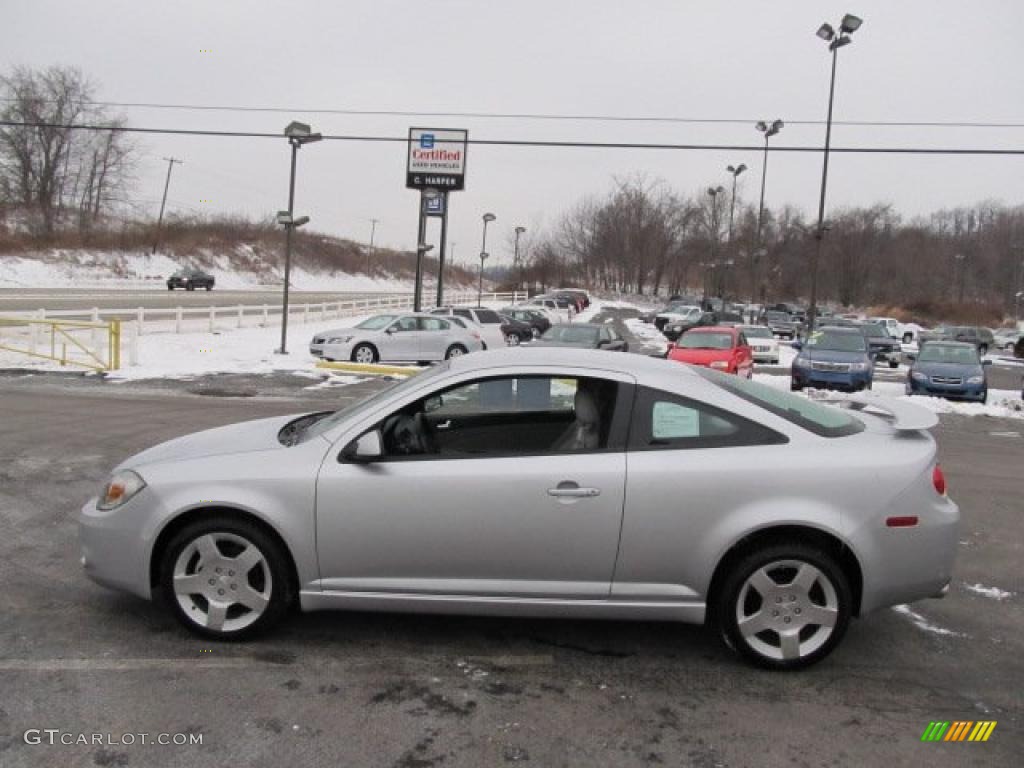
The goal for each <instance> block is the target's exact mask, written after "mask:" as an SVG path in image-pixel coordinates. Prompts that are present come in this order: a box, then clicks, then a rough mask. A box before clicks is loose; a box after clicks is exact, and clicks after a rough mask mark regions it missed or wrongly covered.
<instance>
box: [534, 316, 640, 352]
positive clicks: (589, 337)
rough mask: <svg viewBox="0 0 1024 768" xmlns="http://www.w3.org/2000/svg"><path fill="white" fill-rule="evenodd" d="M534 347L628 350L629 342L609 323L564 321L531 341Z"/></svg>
mask: <svg viewBox="0 0 1024 768" xmlns="http://www.w3.org/2000/svg"><path fill="white" fill-rule="evenodd" d="M533 346H535V347H576V348H578V349H607V350H609V351H611V352H628V351H629V344H627V343H626V340H625V339H624V338H622V337H621V336H620V335H619V334H618V332H617V331H616V330H615V329H614V328H612V327H611V326H610V325H598V324H597V323H571V324H570V323H565V324H562V325H554V326H552V327H551V328H549V329H548V331H547V333H545V334H544V335H543V336H541V337H540V338H539V339H537V341H535V342H534V343H533Z"/></svg>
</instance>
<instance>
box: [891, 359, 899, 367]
mask: <svg viewBox="0 0 1024 768" xmlns="http://www.w3.org/2000/svg"><path fill="white" fill-rule="evenodd" d="M889 367H890V368H899V367H900V361H899V360H890V361H889Z"/></svg>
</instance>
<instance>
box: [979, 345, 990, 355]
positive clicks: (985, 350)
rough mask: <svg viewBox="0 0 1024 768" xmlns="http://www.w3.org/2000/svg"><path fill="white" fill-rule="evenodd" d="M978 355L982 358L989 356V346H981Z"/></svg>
mask: <svg viewBox="0 0 1024 768" xmlns="http://www.w3.org/2000/svg"><path fill="white" fill-rule="evenodd" d="M978 354H979V355H980V356H981V357H984V356H985V355H987V354H988V344H980V345H979V346H978Z"/></svg>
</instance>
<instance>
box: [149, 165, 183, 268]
mask: <svg viewBox="0 0 1024 768" xmlns="http://www.w3.org/2000/svg"><path fill="white" fill-rule="evenodd" d="M164 160H166V161H167V180H166V181H165V182H164V196H163V198H162V199H161V200H160V215H159V216H158V217H157V219H156V237H155V238H154V240H153V251H152V253H153V255H156V249H157V248H158V247H159V245H160V226H161V225H162V224H163V223H164V206H166V205H167V190H168V189H169V188H170V186H171V171H172V170H173V169H174V164H175V163H177V164H178V165H182V164H183V163H184V160H179V159H178V158H176V157H165V158H164Z"/></svg>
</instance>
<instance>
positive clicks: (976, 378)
mask: <svg viewBox="0 0 1024 768" xmlns="http://www.w3.org/2000/svg"><path fill="white" fill-rule="evenodd" d="M967 383H968V384H984V383H985V377H984V376H971V378H969V379H968V380H967Z"/></svg>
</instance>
